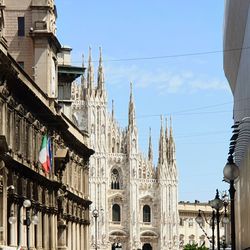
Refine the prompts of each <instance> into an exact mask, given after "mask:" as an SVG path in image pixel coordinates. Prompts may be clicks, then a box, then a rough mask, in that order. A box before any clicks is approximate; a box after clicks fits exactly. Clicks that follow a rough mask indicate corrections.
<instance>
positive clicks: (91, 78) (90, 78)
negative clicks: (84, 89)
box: [87, 47, 94, 95]
mask: <svg viewBox="0 0 250 250" xmlns="http://www.w3.org/2000/svg"><path fill="white" fill-rule="evenodd" d="M87 85H88V91H89V93H90V95H91V93H92V91H93V88H94V67H93V63H92V55H91V47H89V63H88V75H87Z"/></svg>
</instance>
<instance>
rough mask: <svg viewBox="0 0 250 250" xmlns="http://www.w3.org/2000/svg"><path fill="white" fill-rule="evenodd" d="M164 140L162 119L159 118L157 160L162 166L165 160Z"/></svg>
mask: <svg viewBox="0 0 250 250" xmlns="http://www.w3.org/2000/svg"><path fill="white" fill-rule="evenodd" d="M165 154H166V139H165V133H164V129H163V117H162V116H161V130H160V140H159V158H158V163H159V164H163V163H164V160H165V159H166V156H165Z"/></svg>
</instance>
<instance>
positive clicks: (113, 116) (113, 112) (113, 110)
mask: <svg viewBox="0 0 250 250" xmlns="http://www.w3.org/2000/svg"><path fill="white" fill-rule="evenodd" d="M114 119H115V108H114V100H112V120H114Z"/></svg>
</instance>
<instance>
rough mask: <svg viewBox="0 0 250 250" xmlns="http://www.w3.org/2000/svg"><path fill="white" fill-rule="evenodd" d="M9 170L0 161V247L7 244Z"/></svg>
mask: <svg viewBox="0 0 250 250" xmlns="http://www.w3.org/2000/svg"><path fill="white" fill-rule="evenodd" d="M6 187H7V169H6V168H5V164H4V162H3V161H0V245H6V244H7V226H8V225H7V214H8V213H7V188H6Z"/></svg>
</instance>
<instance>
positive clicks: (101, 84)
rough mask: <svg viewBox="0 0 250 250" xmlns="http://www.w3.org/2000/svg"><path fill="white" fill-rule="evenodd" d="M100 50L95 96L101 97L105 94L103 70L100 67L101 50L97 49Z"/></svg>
mask: <svg viewBox="0 0 250 250" xmlns="http://www.w3.org/2000/svg"><path fill="white" fill-rule="evenodd" d="M99 50H100V58H99V67H98V76H97V89H96V91H97V93H96V94H97V95H99V96H100V97H102V96H103V95H104V94H105V89H104V70H103V66H102V48H101V47H100V48H99Z"/></svg>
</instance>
